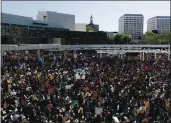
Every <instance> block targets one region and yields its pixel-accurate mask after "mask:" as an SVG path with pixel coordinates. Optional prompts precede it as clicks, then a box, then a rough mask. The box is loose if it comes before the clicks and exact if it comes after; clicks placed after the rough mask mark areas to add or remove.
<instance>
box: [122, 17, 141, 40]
mask: <svg viewBox="0 0 171 123" xmlns="http://www.w3.org/2000/svg"><path fill="white" fill-rule="evenodd" d="M143 26H144V16H143V15H142V14H124V15H123V16H121V17H120V18H119V33H126V34H129V35H131V36H132V39H135V40H137V39H140V38H141V36H142V35H143Z"/></svg>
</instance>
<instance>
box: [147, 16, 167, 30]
mask: <svg viewBox="0 0 171 123" xmlns="http://www.w3.org/2000/svg"><path fill="white" fill-rule="evenodd" d="M153 30H157V31H158V33H162V32H164V31H170V16H156V17H153V18H150V19H148V21H147V32H152V31H153Z"/></svg>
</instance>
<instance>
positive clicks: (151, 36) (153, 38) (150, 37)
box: [142, 32, 161, 44]
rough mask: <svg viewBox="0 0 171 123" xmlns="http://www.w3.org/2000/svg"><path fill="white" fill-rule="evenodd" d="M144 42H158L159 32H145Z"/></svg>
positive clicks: (159, 41) (159, 38)
mask: <svg viewBox="0 0 171 123" xmlns="http://www.w3.org/2000/svg"><path fill="white" fill-rule="evenodd" d="M142 38H143V41H144V43H147V44H160V43H161V36H160V35H159V34H155V33H153V32H146V33H145V34H144V35H143V36H142Z"/></svg>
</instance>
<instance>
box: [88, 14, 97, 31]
mask: <svg viewBox="0 0 171 123" xmlns="http://www.w3.org/2000/svg"><path fill="white" fill-rule="evenodd" d="M88 26H90V27H91V28H92V29H93V30H94V31H95V32H97V31H99V25H98V24H94V23H93V16H92V15H91V17H90V23H89V24H88Z"/></svg>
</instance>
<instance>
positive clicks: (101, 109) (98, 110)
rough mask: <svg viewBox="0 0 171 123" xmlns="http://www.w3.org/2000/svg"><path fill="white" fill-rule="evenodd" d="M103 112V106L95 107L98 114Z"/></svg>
mask: <svg viewBox="0 0 171 123" xmlns="http://www.w3.org/2000/svg"><path fill="white" fill-rule="evenodd" d="M102 112H103V108H99V107H96V108H95V113H96V115H98V114H101V113H102Z"/></svg>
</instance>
